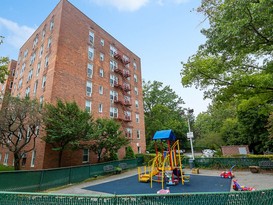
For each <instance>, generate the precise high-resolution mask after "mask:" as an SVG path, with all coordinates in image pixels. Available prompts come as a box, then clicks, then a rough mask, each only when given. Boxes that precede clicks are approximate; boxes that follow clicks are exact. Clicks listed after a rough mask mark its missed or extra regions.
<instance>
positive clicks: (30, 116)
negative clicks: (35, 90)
mask: <svg viewBox="0 0 273 205" xmlns="http://www.w3.org/2000/svg"><path fill="white" fill-rule="evenodd" d="M41 120H42V117H41V113H40V110H39V105H38V103H37V101H35V100H30V99H29V98H25V99H20V98H17V97H11V96H7V97H5V98H4V102H3V107H2V109H1V111H0V144H2V145H4V146H5V147H7V148H8V150H9V151H10V152H12V153H13V156H14V169H15V170H20V169H21V164H22V163H21V161H22V158H23V157H24V156H25V155H26V154H27V153H28V152H31V151H32V150H34V149H35V145H36V138H37V137H38V134H39V126H40V123H41Z"/></svg>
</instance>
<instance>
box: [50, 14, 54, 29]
mask: <svg viewBox="0 0 273 205" xmlns="http://www.w3.org/2000/svg"><path fill="white" fill-rule="evenodd" d="M53 27H54V18H53V17H52V19H51V21H50V28H49V30H50V31H52V30H53Z"/></svg>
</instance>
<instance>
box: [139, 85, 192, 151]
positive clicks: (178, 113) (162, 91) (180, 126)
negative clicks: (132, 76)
mask: <svg viewBox="0 0 273 205" xmlns="http://www.w3.org/2000/svg"><path fill="white" fill-rule="evenodd" d="M143 99H144V111H145V113H144V114H145V131H146V134H145V135H146V145H147V149H148V150H150V151H153V143H152V141H151V140H152V137H153V136H154V134H155V132H156V131H158V130H165V129H171V130H173V132H174V134H175V136H176V137H177V138H178V139H179V140H180V141H181V143H182V141H183V143H184V145H183V146H185V144H186V142H187V140H186V133H187V130H188V128H187V119H185V117H184V116H183V114H182V113H183V108H182V105H183V104H184V102H183V100H182V98H181V97H179V96H178V95H177V94H176V93H175V92H174V91H173V90H172V89H171V88H170V86H163V83H161V82H158V81H153V82H150V81H148V82H147V83H146V82H145V81H144V82H143Z"/></svg>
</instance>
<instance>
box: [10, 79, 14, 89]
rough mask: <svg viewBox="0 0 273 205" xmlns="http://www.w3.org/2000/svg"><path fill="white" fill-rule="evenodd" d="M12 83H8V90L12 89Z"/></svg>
mask: <svg viewBox="0 0 273 205" xmlns="http://www.w3.org/2000/svg"><path fill="white" fill-rule="evenodd" d="M12 85H13V81H11V82H10V83H9V89H12Z"/></svg>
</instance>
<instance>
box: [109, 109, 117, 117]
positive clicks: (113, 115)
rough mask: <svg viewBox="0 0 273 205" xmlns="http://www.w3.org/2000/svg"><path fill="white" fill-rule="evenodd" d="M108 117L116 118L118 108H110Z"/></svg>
mask: <svg viewBox="0 0 273 205" xmlns="http://www.w3.org/2000/svg"><path fill="white" fill-rule="evenodd" d="M110 117H111V118H117V117H118V108H116V107H110Z"/></svg>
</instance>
